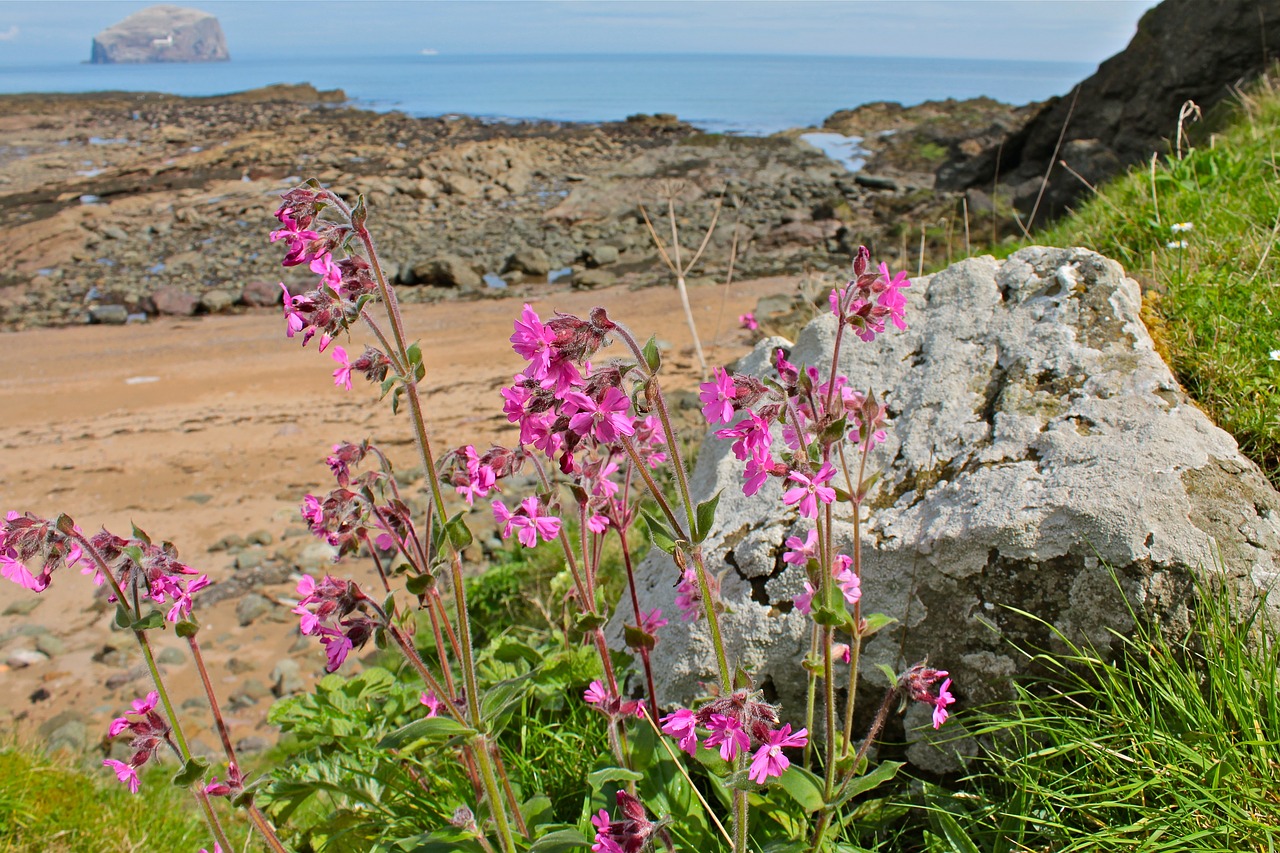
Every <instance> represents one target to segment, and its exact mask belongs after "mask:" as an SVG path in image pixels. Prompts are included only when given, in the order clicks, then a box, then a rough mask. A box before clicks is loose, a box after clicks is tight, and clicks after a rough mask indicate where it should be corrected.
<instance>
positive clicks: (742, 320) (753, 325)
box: [738, 311, 760, 332]
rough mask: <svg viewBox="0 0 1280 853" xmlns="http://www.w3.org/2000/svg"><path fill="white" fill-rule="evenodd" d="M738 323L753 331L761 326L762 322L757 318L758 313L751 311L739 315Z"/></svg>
mask: <svg viewBox="0 0 1280 853" xmlns="http://www.w3.org/2000/svg"><path fill="white" fill-rule="evenodd" d="M738 325H740V326H741V327H742V328H744V329H747V330H749V331H752V332H754V331H755V330H756V329H758V328H760V323H759V321H757V320H756V315H755V314H754V313H753V312H751V311H748V312H747V313H745V314H739V315H738Z"/></svg>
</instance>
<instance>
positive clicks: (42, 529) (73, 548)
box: [0, 511, 83, 592]
mask: <svg viewBox="0 0 1280 853" xmlns="http://www.w3.org/2000/svg"><path fill="white" fill-rule="evenodd" d="M81 556H83V555H82V553H81V549H80V545H79V544H78V543H77V542H76V541H75V540H74V539H72V538H71V537H69V536H67V535H66V534H65V533H63V532H62V531H61V530H59V529H58V527H57V525H56V524H55V523H54V522H52V521H48V520H46V519H43V518H37V517H36V516H34V515H31V514H30V513H27V514H25V515H24V514H20V513H17V512H13V511H10V512H8V513H7V514H6V515H5V519H4V523H3V524H2V525H0V575H3V576H4V577H6V578H8V579H9V580H11V581H13V582H14V583H16V584H19V585H21V586H25V587H26V588H27V589H29V590H31V591H32V592H44V591H45V589H47V588H48V586H49V580H50V579H51V578H52V576H53V573H54V571H56V570H57V569H60V568H62V567H64V566H73V565H75V564H76V563H77V562H78V561H79V560H80V558H81ZM34 565H39V566H40V570H39V571H38V572H35V573H33V572H32V571H31V570H30V569H29V568H28V566H34Z"/></svg>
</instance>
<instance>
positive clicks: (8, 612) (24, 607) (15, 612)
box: [4, 595, 44, 616]
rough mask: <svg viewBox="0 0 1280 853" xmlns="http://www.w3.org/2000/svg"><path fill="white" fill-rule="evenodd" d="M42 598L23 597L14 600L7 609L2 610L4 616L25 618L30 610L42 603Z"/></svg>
mask: <svg viewBox="0 0 1280 853" xmlns="http://www.w3.org/2000/svg"><path fill="white" fill-rule="evenodd" d="M43 601H44V599H43V598H37V597H36V596H34V595H31V596H24V597H22V598H16V599H14V600H13V601H12V602H11V603H10V604H9V606H8V607H6V608H5V609H4V615H5V616H26V615H27V614H28V613H30V612H31V611H32V610H35V609H36V608H37V607H39V606H40V604H41V602H43Z"/></svg>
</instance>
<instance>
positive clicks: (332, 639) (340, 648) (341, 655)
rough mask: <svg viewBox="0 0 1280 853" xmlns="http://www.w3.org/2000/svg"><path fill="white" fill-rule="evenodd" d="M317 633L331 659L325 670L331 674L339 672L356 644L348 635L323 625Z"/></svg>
mask: <svg viewBox="0 0 1280 853" xmlns="http://www.w3.org/2000/svg"><path fill="white" fill-rule="evenodd" d="M304 633H305V632H304ZM317 633H318V634H319V635H320V643H321V644H322V645H323V646H324V653H325V655H326V656H327V657H328V659H329V663H328V666H326V667H325V669H326V670H327V671H329V672H337V671H338V667H340V666H342V662H343V661H345V660H346V659H347V655H348V654H350V653H351V650H352V649H353V648H354V644H353V643H352V642H351V639H350V638H349V637H348V636H347V635H346V634H344V633H342V632H341V631H339V630H337V629H335V628H330V627H328V626H327V625H321V626H320V627H319V628H318V629H317Z"/></svg>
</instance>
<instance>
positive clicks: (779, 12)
mask: <svg viewBox="0 0 1280 853" xmlns="http://www.w3.org/2000/svg"><path fill="white" fill-rule="evenodd" d="M149 5H152V4H151V3H148V2H132V1H131V0H97V2H86V0H37V2H32V0H21V2H15V0H0V64H4V65H8V64H19V63H21V64H28V63H43V62H79V61H83V60H85V59H88V57H89V44H90V41H91V39H92V38H93V35H94V34H95V33H96V32H98V31H99V30H101V29H103V28H105V27H107V26H109V25H111V24H113V23H115V22H117V21H119V20H121V19H122V18H124V17H125V16H127V15H129V14H130V13H132V12H135V11H137V10H139V9H143V8H146V7H147V6H149ZM176 5H190V6H193V7H195V8H198V9H203V10H205V11H207V12H210V13H212V14H214V15H216V16H217V17H218V19H219V20H220V21H221V22H222V26H223V30H224V31H225V32H226V36H227V42H228V45H229V48H230V50H231V54H232V58H233V59H234V58H235V57H237V56H240V57H244V58H262V57H268V56H273V55H274V56H298V55H305V54H313V53H315V52H327V51H338V52H343V53H347V54H350V55H355V56H371V55H378V54H386V53H395V54H405V53H417V52H418V51H419V50H422V49H423V48H432V49H435V50H438V51H439V52H440V53H442V54H458V53H469V54H476V53H480V54H483V53H707V52H710V53H747V54H756V53H763V54H819V55H860V56H926V57H960V58H992V59H1045V60H1068V61H1079V62H1090V63H1096V62H1100V61H1101V60H1103V59H1105V58H1106V57H1108V56H1110V55H1112V54H1114V53H1116V52H1117V51H1119V50H1121V49H1122V48H1123V47H1124V46H1125V45H1126V44H1127V43H1128V41H1129V39H1130V38H1131V37H1132V35H1133V32H1134V28H1135V26H1136V24H1137V21H1138V19H1139V18H1140V17H1141V15H1142V13H1143V12H1144V11H1145V10H1147V9H1149V8H1151V7H1152V6H1154V5H1155V3H1153V2H1147V0H895V2H877V0H856V1H855V2H831V0H827V2H811V1H810V0H755V2H743V0H700V2H669V0H652V1H651V2H634V1H633V0H616V2H602V1H601V0H593V2H559V0H467V2H458V0H438V2H383V0H347V2H341V3H339V2H327V0H320V2H305V0H257V2H247V0H208V2H191V3H188V2H183V0H176Z"/></svg>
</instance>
